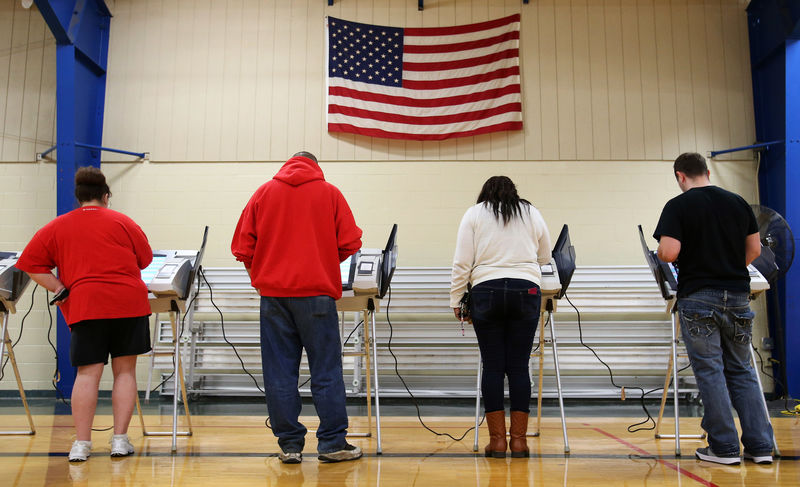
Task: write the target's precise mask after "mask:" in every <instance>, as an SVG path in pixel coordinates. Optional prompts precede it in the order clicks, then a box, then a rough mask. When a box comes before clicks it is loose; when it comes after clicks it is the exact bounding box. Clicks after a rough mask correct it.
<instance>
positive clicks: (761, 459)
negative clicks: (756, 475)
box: [744, 450, 772, 465]
mask: <svg viewBox="0 0 800 487" xmlns="http://www.w3.org/2000/svg"><path fill="white" fill-rule="evenodd" d="M744 459H745V460H750V461H751V462H754V463H758V464H760V465H768V464H770V463H772V452H770V453H761V454H758V455H753V454H751V453H750V452H748V451H747V450H745V451H744Z"/></svg>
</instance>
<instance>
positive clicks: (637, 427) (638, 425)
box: [564, 293, 689, 433]
mask: <svg viewBox="0 0 800 487" xmlns="http://www.w3.org/2000/svg"><path fill="white" fill-rule="evenodd" d="M564 297H565V298H566V299H567V302H568V303H569V304H570V306H572V308H573V309H574V310H575V313H576V314H577V315H578V338H579V340H580V343H581V345H583V346H584V347H586V348H587V349H588V350H589V351H590V352H592V354H593V355H594V356H595V358H596V359H597V361H598V362H600V363H601V364H603V365H604V366H605V368H606V369H608V376H609V379H610V381H611V385H613V386H614V387H616V388H617V389H620V390H624V389H635V390H638V391H639V392H640V393H641V395H640V396H639V400H640V401H641V404H642V410H643V411H644V414H645V415H646V416H647V418H646V419H645V420H644V421H641V422H639V423H634V424H631V425H629V426H628V433H636V432H637V431H650V430H654V429H656V422H655V420H654V419H653V416H652V415H650V411H648V409H647V405H646V404H645V401H644V400H645V397H646V396H647V395H648V394H651V393H653V392H655V391H659V390H662V389H664V388H663V387H656V388H655V389H651V390H649V391H645V390H644V389H643V388H641V387H639V386H620V385H618V384H617V383H616V382H615V381H614V373H613V372H612V371H611V367H609V365H608V364H607V363H605V362H604V361H603V359H601V358H600V356H599V355H597V352H595V351H594V349H593V348H592V347H590V346H589V345H587V344H586V343H585V342H584V341H583V329H582V327H581V312H580V311H579V310H578V308H577V307H576V306H575V305H574V304H573V303H572V301H571V300H570V299H569V296H568V295H567V293H564ZM687 368H689V365H687V366H685V367H683V368H681V369H679V370H678V373H680V372H682V371H684V370H686V369H687ZM675 379H676V377H673V378H671V379H670V382H669V383H670V385H671V384H672V381H673V380H675ZM667 387H668V388H669V386H667ZM648 423H652V426H643V425H646V424H648Z"/></svg>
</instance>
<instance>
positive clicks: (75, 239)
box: [16, 206, 153, 325]
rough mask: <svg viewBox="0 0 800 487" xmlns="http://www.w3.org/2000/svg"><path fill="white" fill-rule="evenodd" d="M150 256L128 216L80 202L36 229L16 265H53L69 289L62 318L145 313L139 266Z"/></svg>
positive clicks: (36, 269) (40, 269)
mask: <svg viewBox="0 0 800 487" xmlns="http://www.w3.org/2000/svg"><path fill="white" fill-rule="evenodd" d="M152 260H153V251H152V250H151V249H150V244H149V243H148V242H147V237H146V236H145V234H144V232H143V231H142V229H141V228H139V225H137V224H136V222H134V221H133V220H131V219H130V218H128V217H127V216H125V215H123V214H122V213H119V212H117V211H114V210H109V209H108V208H102V207H98V206H84V207H81V208H78V209H76V210H72V211H71V212H69V213H66V214H64V215H61V216H59V217H58V218H56V219H55V220H53V221H51V222H50V223H48V224H47V225H45V226H44V227H43V228H42V229H41V230H39V231H38V232H36V234H35V235H34V236H33V238H32V239H31V241H30V242H29V243H28V245H27V246H26V247H25V250H24V251H23V252H22V256H21V257H20V258H19V261H17V264H16V267H17V268H18V269H20V270H22V271H25V272H30V273H46V272H50V271H51V270H52V269H53V268H54V267H58V272H59V280H60V281H61V282H62V283H63V284H64V286H66V288H67V289H69V297H68V298H67V299H66V301H64V303H63V304H62V305H61V306H60V308H61V312H62V313H63V314H64V319H65V320H66V322H67V324H69V325H72V324H73V323H77V322H79V321H83V320H93V319H108V318H131V317H135V316H146V315H149V314H150V303H149V302H148V300H147V286H146V285H145V283H144V282H143V281H142V277H141V269H144V268H145V267H147V265H148V264H149V263H150V261H152Z"/></svg>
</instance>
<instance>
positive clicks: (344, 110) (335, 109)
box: [328, 102, 522, 125]
mask: <svg viewBox="0 0 800 487" xmlns="http://www.w3.org/2000/svg"><path fill="white" fill-rule="evenodd" d="M521 111H522V103H519V102H517V103H507V104H505V105H500V106H496V107H492V108H487V109H486V110H476V111H472V112H463V113H453V114H450V115H434V116H429V117H416V116H413V115H400V114H398V113H388V112H377V111H374V110H362V109H360V108H353V107H345V106H342V105H328V113H341V114H342V115H347V116H349V117H357V118H367V119H370V120H378V121H381V122H391V123H405V124H409V125H444V124H448V123H458V122H471V121H474V120H483V119H484V118H489V117H493V116H495V115H500V114H501V113H509V112H521Z"/></svg>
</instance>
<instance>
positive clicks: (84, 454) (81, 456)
mask: <svg viewBox="0 0 800 487" xmlns="http://www.w3.org/2000/svg"><path fill="white" fill-rule="evenodd" d="M91 454H92V442H91V441H81V440H75V441H74V442H73V443H72V448H70V449H69V461H70V462H85V461H86V459H87V458H89V455H91Z"/></svg>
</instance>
